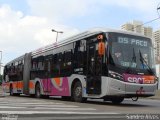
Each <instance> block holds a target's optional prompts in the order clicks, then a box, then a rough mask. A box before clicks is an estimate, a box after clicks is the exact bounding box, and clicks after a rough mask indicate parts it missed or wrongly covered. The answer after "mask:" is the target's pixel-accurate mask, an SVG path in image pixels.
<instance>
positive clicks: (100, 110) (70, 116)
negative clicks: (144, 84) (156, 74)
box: [0, 96, 160, 120]
mask: <svg viewBox="0 0 160 120" xmlns="http://www.w3.org/2000/svg"><path fill="white" fill-rule="evenodd" d="M0 114H1V116H0V119H2V120H5V119H6V118H11V119H12V120H13V118H14V120H32V119H34V120H75V119H76V120H86V119H87V120H100V119H103V120H128V119H133V118H134V119H137V120H138V119H140V117H142V118H143V119H144V120H146V119H148V120H150V119H151V118H154V120H159V119H160V101H159V100H151V99H140V100H139V101H137V102H133V101H132V100H131V99H126V100H124V102H123V103H122V104H120V105H113V104H112V103H111V102H103V101H102V100H91V99H90V100H88V102H87V103H76V102H70V101H63V100H61V99H60V98H50V99H36V98H31V97H29V96H20V97H15V96H5V97H0ZM8 120H9V119H8Z"/></svg>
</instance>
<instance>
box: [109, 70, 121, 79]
mask: <svg viewBox="0 0 160 120" xmlns="http://www.w3.org/2000/svg"><path fill="white" fill-rule="evenodd" d="M109 75H110V76H111V77H112V78H114V79H118V80H121V81H123V76H122V75H121V74H119V73H116V72H113V71H109Z"/></svg>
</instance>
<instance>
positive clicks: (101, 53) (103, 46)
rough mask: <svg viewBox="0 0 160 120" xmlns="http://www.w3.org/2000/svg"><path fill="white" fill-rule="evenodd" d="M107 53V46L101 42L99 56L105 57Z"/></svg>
mask: <svg viewBox="0 0 160 120" xmlns="http://www.w3.org/2000/svg"><path fill="white" fill-rule="evenodd" d="M104 53H105V45H104V42H102V41H101V42H99V43H98V55H99V56H103V55H104Z"/></svg>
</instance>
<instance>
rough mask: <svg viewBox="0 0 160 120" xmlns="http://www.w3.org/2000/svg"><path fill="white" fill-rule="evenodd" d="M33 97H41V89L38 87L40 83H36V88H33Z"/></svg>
mask: <svg viewBox="0 0 160 120" xmlns="http://www.w3.org/2000/svg"><path fill="white" fill-rule="evenodd" d="M35 97H36V98H40V97H41V89H40V84H39V83H38V84H36V90H35Z"/></svg>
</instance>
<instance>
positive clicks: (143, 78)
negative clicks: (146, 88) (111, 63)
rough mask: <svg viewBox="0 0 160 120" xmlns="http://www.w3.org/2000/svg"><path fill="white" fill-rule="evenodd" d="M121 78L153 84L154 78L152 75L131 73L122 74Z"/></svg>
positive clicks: (126, 80) (131, 81)
mask: <svg viewBox="0 0 160 120" xmlns="http://www.w3.org/2000/svg"><path fill="white" fill-rule="evenodd" d="M123 78H124V81H125V82H130V83H138V84H153V83H154V80H155V78H154V76H146V75H132V74H123Z"/></svg>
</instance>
